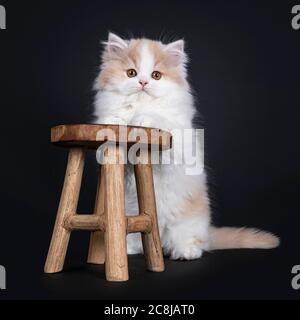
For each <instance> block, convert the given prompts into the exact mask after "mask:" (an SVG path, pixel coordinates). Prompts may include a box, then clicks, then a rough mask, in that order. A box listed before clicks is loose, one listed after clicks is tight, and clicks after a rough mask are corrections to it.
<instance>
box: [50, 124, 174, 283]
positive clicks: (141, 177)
mask: <svg viewBox="0 0 300 320" xmlns="http://www.w3.org/2000/svg"><path fill="white" fill-rule="evenodd" d="M141 130H142V134H139V133H140V132H141ZM103 132H104V133H105V134H102V133H103ZM99 133H100V134H99ZM107 133H113V134H112V135H111V134H107ZM141 136H143V139H141ZM171 138H172V137H171V135H170V134H169V133H167V132H165V131H162V130H159V129H151V128H141V127H127V126H117V125H87V124H83V125H63V126H58V127H54V128H52V130H51V142H52V143H53V144H55V145H57V146H61V147H66V148H69V158H68V165H67V170H66V175H65V181H64V186H63V190H62V194H61V199H60V204H59V208H58V212H57V217H56V222H55V226H54V231H53V235H52V240H51V244H50V248H49V252H48V257H47V261H46V264H45V272H46V273H56V272H60V271H61V270H62V269H63V265H64V260H65V256H66V252H67V248H68V243H69V238H70V234H71V232H72V231H74V230H87V231H91V238H90V246H89V253H88V263H94V264H103V263H104V262H105V273H106V279H107V280H108V281H126V280H128V262H127V242H126V235H127V233H134V232H141V233H142V241H143V248H144V254H145V258H146V264H147V268H148V270H151V271H154V272H162V271H164V259H163V253H162V248H161V244H160V237H159V229H158V222H157V214H156V203H155V193H154V185H153V176H152V165H151V162H150V156H151V154H150V152H147V157H148V158H147V162H148V163H145V162H144V161H141V159H140V160H139V161H138V162H137V163H136V164H134V171H135V178H136V185H137V194H138V202H139V215H138V216H129V217H126V214H125V194H124V157H125V156H126V152H127V151H126V150H128V148H129V147H131V146H133V145H136V143H137V142H138V143H139V144H143V145H146V146H147V148H148V149H150V147H153V146H154V147H158V148H159V149H160V150H162V149H168V148H170V147H171ZM108 141H110V142H112V143H113V144H111V145H109V147H108V149H109V150H110V152H111V151H112V152H113V153H114V155H115V156H116V159H118V162H117V163H110V162H109V161H108V160H107V159H105V157H104V159H103V162H102V165H101V170H99V180H98V188H97V195H96V201H95V209H94V213H93V214H90V215H79V214H77V212H76V211H77V204H78V198H79V192H80V187H81V180H82V173H83V168H84V161H85V155H86V151H87V150H88V149H98V148H99V146H102V147H103V146H104V144H105V143H107V142H108ZM126 144H127V145H126ZM124 145H125V146H126V148H127V149H126V148H125V147H124ZM149 151H150V150H149ZM106 152H107V151H106Z"/></svg>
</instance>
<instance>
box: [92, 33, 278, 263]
mask: <svg viewBox="0 0 300 320" xmlns="http://www.w3.org/2000/svg"><path fill="white" fill-rule="evenodd" d="M161 61H163V63H161ZM186 62H187V56H186V53H185V52H184V41H183V40H179V41H176V42H173V43H170V44H162V43H160V42H154V41H151V40H147V39H137V40H136V39H132V40H123V39H121V38H120V37H118V36H116V35H115V34H111V33H110V34H109V39H108V41H107V42H105V50H104V52H103V56H102V65H101V71H100V75H99V77H98V78H97V80H96V82H95V89H96V90H97V94H96V98H95V111H94V115H95V123H107V124H128V125H139V126H144V127H159V128H162V129H167V130H169V131H171V132H172V131H174V129H186V128H192V120H193V117H194V115H195V112H196V110H195V106H194V101H193V97H192V95H191V91H190V87H189V84H188V82H187V80H186ZM160 67H161V68H163V69H164V70H163V71H161V70H158V68H160ZM131 68H132V69H135V70H136V72H137V76H136V77H132V78H130V77H128V76H127V74H126V71H127V70H128V69H131ZM153 71H161V72H162V78H161V79H160V80H155V79H153V78H151V74H152V72H153ZM141 80H142V81H146V82H148V84H147V85H146V86H145V88H144V90H142V89H141V84H140V83H139V81H141ZM185 144H186V147H188V148H191V147H192V145H191V144H192V142H191V141H185ZM174 156H175V157H176V154H175V155H174ZM185 169H186V166H185V164H181V165H175V164H170V165H154V184H155V192H156V202H157V212H158V219H159V229H160V235H161V241H162V246H163V249H164V252H165V254H166V255H169V256H170V258H171V259H188V260H189V259H196V258H199V257H201V255H202V253H203V251H204V250H210V249H220V248H233V247H234V248H245V247H246V248H254V247H257V248H272V247H276V246H277V245H278V243H279V240H278V238H277V237H275V236H273V235H272V234H270V233H266V232H260V231H257V230H254V229H234V228H221V229H216V228H213V227H211V224H210V216H211V214H210V207H209V199H208V196H207V187H206V177H205V172H203V173H202V174H201V175H187V174H186V170H185ZM126 210H127V212H128V213H130V214H133V215H136V214H138V205H137V196H136V186H135V180H134V175H133V170H132V167H131V166H127V169H126ZM142 251H143V249H142V243H141V238H140V235H139V234H131V235H129V236H128V253H130V254H135V253H141V252H142Z"/></svg>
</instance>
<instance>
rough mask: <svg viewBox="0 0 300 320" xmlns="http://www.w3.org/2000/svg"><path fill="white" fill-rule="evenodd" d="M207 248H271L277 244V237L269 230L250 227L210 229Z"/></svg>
mask: <svg viewBox="0 0 300 320" xmlns="http://www.w3.org/2000/svg"><path fill="white" fill-rule="evenodd" d="M209 236H210V242H209V250H218V249H242V248H245V249H246V248H249V249H272V248H276V247H278V246H279V243H280V241H279V238H278V237H277V236H275V235H273V234H272V233H270V232H266V231H261V230H258V229H250V228H227V227H226V228H215V227H211V229H210V235H209Z"/></svg>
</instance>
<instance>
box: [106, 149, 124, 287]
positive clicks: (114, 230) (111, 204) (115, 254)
mask: <svg viewBox="0 0 300 320" xmlns="http://www.w3.org/2000/svg"><path fill="white" fill-rule="evenodd" d="M110 148H113V149H111V150H112V152H115V153H116V157H117V159H118V161H119V162H118V163H117V164H110V163H109V160H108V161H107V160H104V165H103V169H104V170H103V172H104V179H105V273H106V279H107V280H108V281H127V280H128V261H127V243H126V216H125V190H124V164H123V163H124V162H123V159H124V150H123V149H122V148H121V147H114V146H111V147H110ZM106 161H107V162H106Z"/></svg>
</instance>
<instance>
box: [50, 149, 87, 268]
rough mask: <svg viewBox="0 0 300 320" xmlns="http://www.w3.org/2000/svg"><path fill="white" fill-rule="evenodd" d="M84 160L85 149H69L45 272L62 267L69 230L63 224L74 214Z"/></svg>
mask: <svg viewBox="0 0 300 320" xmlns="http://www.w3.org/2000/svg"><path fill="white" fill-rule="evenodd" d="M84 160H85V149H83V148H72V149H70V151H69V158H68V165H67V170H66V176H65V181H64V186H63V190H62V194H61V198H60V203H59V208H58V211H57V217H56V222H55V226H54V231H53V235H52V240H51V244H50V248H49V252H48V256H47V260H46V264H45V269H44V270H45V272H46V273H55V272H60V271H61V270H62V269H63V265H64V261H65V256H66V252H67V248H68V243H69V239H70V231H69V230H67V229H65V228H64V227H63V224H64V221H65V219H66V218H67V217H69V216H71V215H75V214H76V210H77V204H78V198H79V192H80V186H81V180H82V173H83V168H84Z"/></svg>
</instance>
